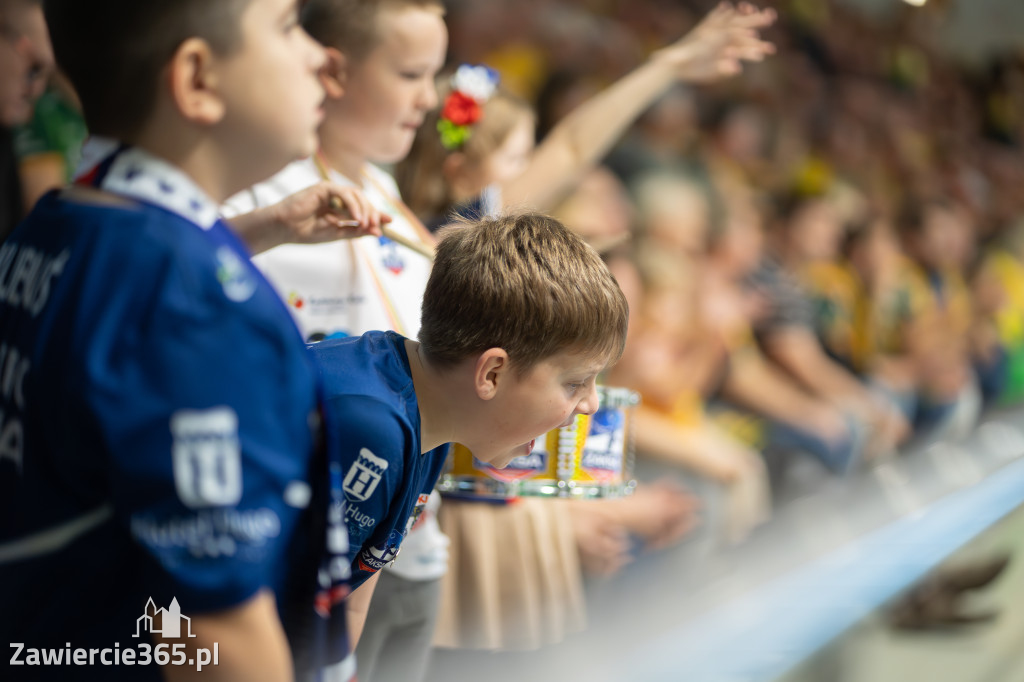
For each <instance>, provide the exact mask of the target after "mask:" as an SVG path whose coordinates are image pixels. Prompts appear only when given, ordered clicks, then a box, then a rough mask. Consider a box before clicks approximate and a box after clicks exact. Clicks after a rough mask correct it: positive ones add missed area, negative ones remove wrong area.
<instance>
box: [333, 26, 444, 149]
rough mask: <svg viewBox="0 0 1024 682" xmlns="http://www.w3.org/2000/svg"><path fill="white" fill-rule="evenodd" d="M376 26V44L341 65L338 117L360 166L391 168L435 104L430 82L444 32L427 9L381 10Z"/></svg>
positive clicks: (441, 59) (437, 65) (441, 56)
mask: <svg viewBox="0 0 1024 682" xmlns="http://www.w3.org/2000/svg"><path fill="white" fill-rule="evenodd" d="M377 22H378V33H379V34H380V42H379V43H378V44H377V45H376V46H375V47H374V48H373V49H372V50H371V51H370V53H369V54H368V55H366V57H365V58H363V59H362V60H361V61H359V62H357V63H350V64H348V65H347V69H346V77H345V84H344V87H345V95H344V97H342V98H341V100H339V102H338V112H339V117H340V119H343V120H344V122H345V128H344V134H345V136H346V144H347V145H348V147H349V148H350V149H352V150H353V151H355V152H356V153H357V154H358V155H359V156H360V157H361V158H362V159H363V160H366V161H373V162H375V163H395V162H397V161H400V160H402V159H404V158H405V157H406V155H408V153H409V148H410V147H411V146H412V142H413V139H414V138H415V136H416V130H417V128H419V127H420V125H421V124H422V123H423V118H424V117H425V116H426V114H427V112H428V111H430V110H431V109H433V108H434V107H436V106H437V104H438V97H437V88H436V87H435V83H434V77H435V76H436V75H437V72H438V71H440V70H441V67H442V66H443V65H444V60H445V53H446V51H447V49H448V29H447V28H446V27H445V24H444V19H443V18H442V16H441V14H440V12H439V11H437V10H436V9H432V8H420V7H408V6H407V7H391V6H384V7H382V8H381V10H380V13H379V15H378V17H377ZM340 119H339V120H340Z"/></svg>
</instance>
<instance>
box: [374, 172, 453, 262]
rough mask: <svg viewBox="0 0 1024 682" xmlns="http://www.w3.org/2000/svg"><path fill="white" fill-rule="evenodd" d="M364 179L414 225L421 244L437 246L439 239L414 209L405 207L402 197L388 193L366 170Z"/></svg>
mask: <svg viewBox="0 0 1024 682" xmlns="http://www.w3.org/2000/svg"><path fill="white" fill-rule="evenodd" d="M363 177H364V178H366V179H367V180H368V181H369V182H370V183H371V184H373V186H374V187H375V188H376V190H377V191H378V192H380V193H381V194H382V195H383V196H385V197H387V198H388V199H389V200H390V201H391V203H392V205H393V206H394V207H395V208H397V209H398V210H399V211H400V212H401V213H402V215H404V216H405V219H406V221H408V223H409V224H410V225H412V227H413V229H414V230H416V235H417V236H418V237H419V238H420V241H421V242H423V243H424V244H430V245H431V246H436V245H437V239H435V238H434V235H432V234H431V233H430V230H428V229H427V228H426V227H424V226H423V223H421V222H420V219H419V218H417V217H416V214H415V213H413V212H412V209H410V208H409V207H408V206H406V205H405V202H404V201H402V198H401V197H399V196H398V195H396V194H393V193H391V192H388V190H387V189H386V188H385V187H384V186H383V185H381V184H380V182H379V181H378V180H377V178H375V177H373V176H372V175H370V174H369V173H367V172H366V170H365V169H364V170H363Z"/></svg>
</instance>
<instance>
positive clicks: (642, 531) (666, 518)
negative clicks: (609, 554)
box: [609, 480, 698, 549]
mask: <svg viewBox="0 0 1024 682" xmlns="http://www.w3.org/2000/svg"><path fill="white" fill-rule="evenodd" d="M609 504H610V505H612V506H614V507H617V509H616V512H617V514H616V517H617V520H618V521H619V522H620V523H622V524H623V525H624V526H625V527H626V528H627V529H629V531H630V532H631V533H633V534H634V535H637V536H639V537H641V538H643V540H644V541H645V543H646V546H647V548H648V549H662V548H664V547H669V546H671V545H674V544H675V543H676V542H678V541H679V540H680V539H681V538H683V537H684V536H685V535H686V534H687V533H689V532H690V531H691V530H692V529H693V527H694V526H696V525H697V520H698V518H697V507H698V502H697V499H696V498H695V497H693V496H692V495H690V494H689V493H687V492H686V491H685V490H683V489H682V488H681V487H680V486H678V485H676V484H675V483H673V482H672V481H667V480H663V481H655V482H654V483H642V484H640V485H639V486H637V489H636V492H634V493H633V494H632V495H630V496H629V497H623V498H621V499H618V500H612V501H610V502H609Z"/></svg>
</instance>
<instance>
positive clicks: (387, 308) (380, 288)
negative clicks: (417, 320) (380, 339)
mask: <svg viewBox="0 0 1024 682" xmlns="http://www.w3.org/2000/svg"><path fill="white" fill-rule="evenodd" d="M352 248H354V249H355V250H356V251H358V252H359V255H360V257H362V259H363V263H364V264H365V265H366V269H367V270H368V271H369V272H370V276H371V277H372V278H373V286H374V288H375V289H376V290H377V295H378V296H379V297H380V301H381V303H382V304H384V312H385V313H386V314H387V316H388V320H390V321H391V329H393V330H394V331H396V332H398V333H399V334H401V335H402V336H408V334H407V333H406V331H405V327H403V326H402V322H401V318H399V316H398V310H397V309H396V308H395V303H394V301H392V300H391V296H390V295H389V294H388V291H387V289H385V288H384V283H383V282H381V281H380V277H379V276H378V275H377V270H376V268H374V267H373V262H372V261H371V260H370V256H369V255H367V253H366V251H365V250H363V249H362V248H361V245H360V244H357V243H355V242H353V243H352Z"/></svg>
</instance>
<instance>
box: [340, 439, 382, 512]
mask: <svg viewBox="0 0 1024 682" xmlns="http://www.w3.org/2000/svg"><path fill="white" fill-rule="evenodd" d="M387 470H388V461H387V460H386V459H383V458H381V457H378V456H377V455H375V454H373V453H372V452H370V451H369V450H367V449H366V448H363V449H361V450H360V451H359V459H357V460H356V461H355V464H353V465H352V467H351V468H350V469H349V470H348V474H347V475H346V476H345V482H344V489H345V494H346V495H347V496H348V497H350V498H351V499H353V500H357V501H359V502H362V501H363V500H367V499H369V497H370V495H372V494H373V491H374V490H376V489H377V485H378V484H380V479H381V476H382V475H383V474H384V472H385V471H387Z"/></svg>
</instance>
